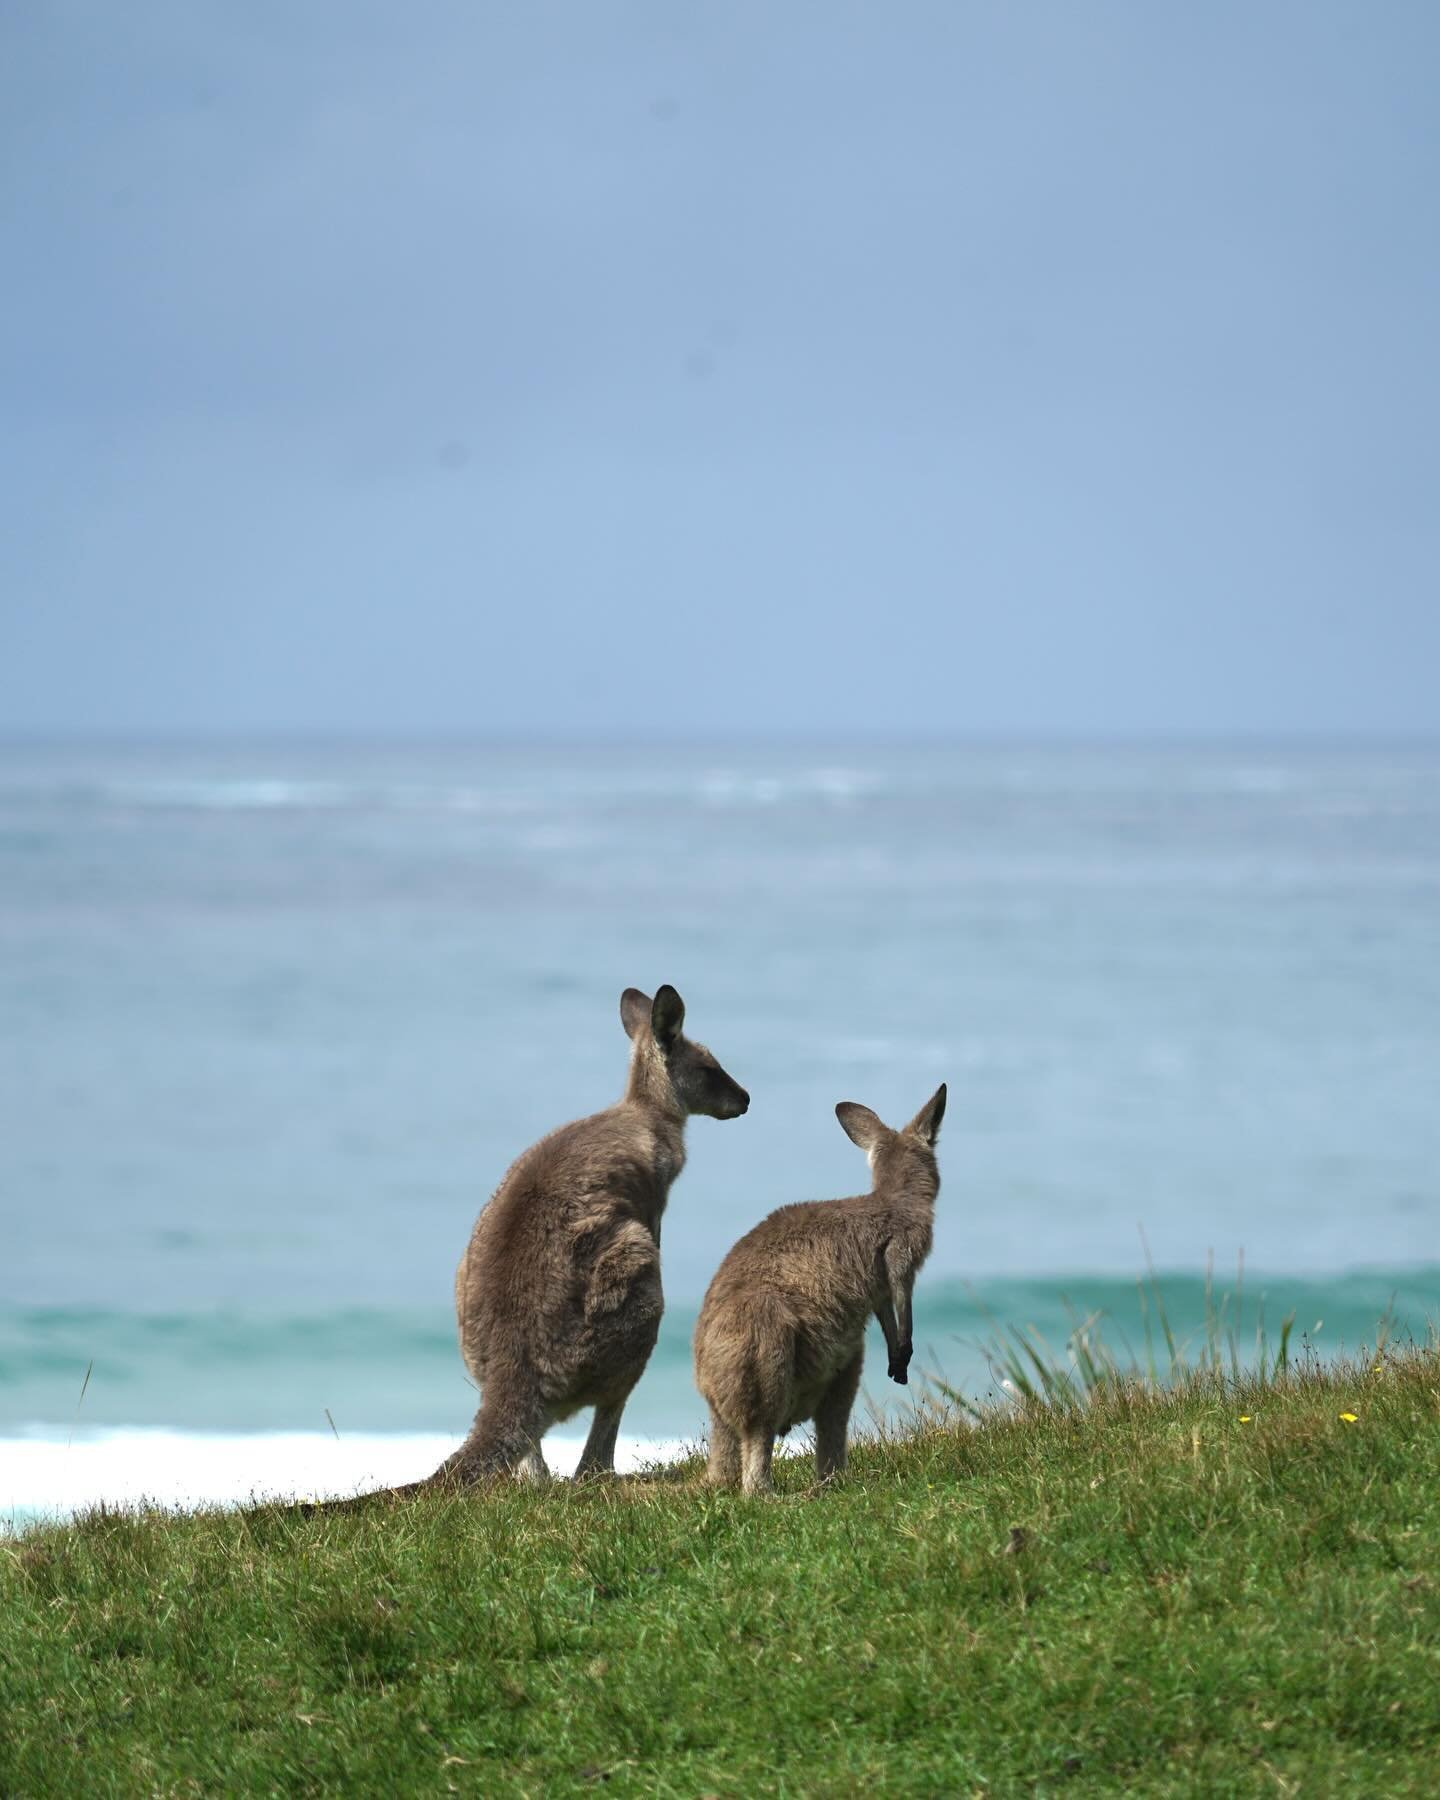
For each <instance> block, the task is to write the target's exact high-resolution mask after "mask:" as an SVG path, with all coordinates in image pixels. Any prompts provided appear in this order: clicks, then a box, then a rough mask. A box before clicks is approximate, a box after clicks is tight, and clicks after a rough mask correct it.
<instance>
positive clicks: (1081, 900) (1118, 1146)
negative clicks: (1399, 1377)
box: [0, 744, 1440, 1437]
mask: <svg viewBox="0 0 1440 1800" xmlns="http://www.w3.org/2000/svg"><path fill="white" fill-rule="evenodd" d="M661 981H672V982H674V983H675V984H676V985H677V986H678V987H679V988H680V989H681V991H682V993H683V994H684V995H685V997H686V999H687V1002H688V1003H689V1007H690V1025H691V1028H692V1029H693V1031H694V1032H695V1034H696V1035H698V1036H699V1037H701V1038H702V1039H704V1040H705V1041H707V1042H708V1043H709V1044H710V1045H711V1047H712V1048H713V1049H714V1050H715V1052H716V1053H717V1055H718V1056H719V1057H720V1058H721V1060H722V1061H723V1062H724V1063H725V1064H726V1066H727V1067H728V1068H729V1069H730V1070H731V1072H732V1073H733V1074H734V1075H735V1076H736V1077H737V1078H738V1079H739V1080H740V1081H742V1082H743V1083H744V1084H745V1085H746V1086H747V1087H748V1088H749V1089H750V1091H751V1093H752V1095H753V1097H754V1104H753V1106H752V1109H751V1112H750V1114H749V1115H748V1117H747V1118H745V1119H743V1120H740V1121H736V1122H734V1123H728V1124H723V1125H721V1124H716V1123H714V1122H712V1121H697V1122H696V1124H695V1125H694V1126H693V1128H692V1131H691V1137H690V1165H689V1167H688V1168H687V1170H686V1172H685V1174H684V1176H683V1177H682V1179H681V1181H680V1183H679V1184H678V1186H677V1187H676V1189H675V1191H674V1194H673V1196H672V1201H671V1207H670V1211H669V1214H668V1215H667V1220H666V1227H665V1243H664V1252H665V1263H666V1279H667V1291H668V1294H669V1297H670V1302H671V1314H670V1317H669V1319H668V1320H667V1324H666V1332H665V1337H664V1339H663V1341H662V1345H661V1349H660V1351H659V1352H658V1353H657V1357H656V1360H655V1364H654V1367H653V1368H652V1370H651V1372H650V1373H649V1374H648V1375H647V1377H646V1379H645V1381H644V1382H643V1383H642V1385H641V1387H640V1389H639V1390H638V1392H637V1394H636V1397H635V1401H634V1406H633V1410H632V1414H631V1416H630V1417H629V1418H628V1419H627V1428H628V1429H630V1430H631V1431H634V1432H643V1433H645V1434H648V1435H654V1436H657V1437H668V1436H681V1435H685V1434H686V1433H688V1432H690V1431H691V1430H693V1429H694V1428H696V1426H697V1425H698V1422H699V1410H698V1404H697V1402H696V1401H695V1398H694V1396H693V1394H692V1392H691V1390H690V1387H689V1382H688V1372H687V1362H686V1339H687V1336H688V1326H689V1323H690V1321H691V1320H692V1319H693V1313H694V1308H695V1306H696V1304H697V1303H698V1299H699V1296H700V1294H701V1292H702V1291H703V1287H704V1283H705V1281H706V1280H707V1278H708V1276H709V1274H710V1272H711V1271H712V1270H713V1268H714V1266H715V1264H716V1263H717V1262H718V1260H719V1258H720V1256H721V1255H722V1254H723V1252H724V1250H725V1248H726V1247H727V1246H728V1245H729V1244H730V1243H731V1242H732V1241H733V1240H734V1239H735V1237H737V1236H738V1235H739V1234H740V1233H741V1232H742V1231H743V1230H745V1229H746V1228H747V1227H748V1226H749V1225H750V1224H751V1223H753V1222H754V1220H755V1219H756V1218H758V1217H759V1216H761V1215H762V1214H763V1213H764V1212H766V1211H767V1210H769V1209H770V1208H771V1207H773V1206H775V1205H778V1204H780V1203H781V1202H783V1201H786V1200H791V1199H796V1198H802V1197H807V1196H823V1195H829V1194H837V1193H845V1192H851V1191H854V1189H855V1188H857V1187H859V1186H862V1185H863V1184H864V1181H865V1165H864V1161H863V1159H862V1158H861V1157H860V1156H859V1154H858V1152H856V1151H855V1150H854V1149H853V1147H852V1146H851V1145H850V1144H849V1143H848V1142H847V1140H846V1139H845V1138H844V1137H843V1135H842V1134H841V1132H840V1129H839V1127H838V1125H837V1124H836V1122H835V1120H834V1117H833V1107H834V1104H835V1102H836V1101H837V1100H841V1099H858V1100H863V1101H865V1102H867V1103H868V1104H870V1105H872V1106H874V1107H875V1108H876V1109H877V1110H878V1111H879V1112H880V1113H881V1114H882V1116H885V1117H887V1118H890V1119H891V1120H896V1119H898V1118H900V1117H901V1116H902V1115H908V1113H909V1112H911V1111H913V1110H914V1108H915V1107H916V1106H918V1105H919V1103H920V1102H921V1101H922V1100H923V1099H924V1098H925V1097H926V1096H927V1095H928V1094H929V1093H930V1092H931V1090H932V1089H933V1088H934V1086H935V1085H936V1083H937V1082H938V1081H940V1080H942V1079H944V1080H948V1082H949V1083H950V1108H949V1113H948V1116H947V1120H946V1128H945V1135H944V1137H943V1139H942V1149H941V1166H942V1174H943V1177H944V1184H945V1185H944V1189H943V1192H942V1195H941V1199H940V1208H939V1214H938V1219H937V1233H936V1247H935V1253H934V1257H933V1259H932V1261H931V1264H930V1266H929V1268H928V1269H927V1271H926V1274H925V1275H924V1277H922V1282H921V1287H920V1290H919V1294H918V1297H917V1334H916V1335H917V1340H919V1342H920V1343H921V1344H922V1345H924V1346H925V1347H926V1349H927V1350H928V1351H929V1352H930V1353H931V1357H932V1360H935V1361H939V1362H941V1363H943V1364H944V1366H945V1367H946V1369H947V1371H948V1372H949V1373H950V1374H951V1375H952V1377H953V1378H956V1379H959V1380H961V1381H962V1382H964V1383H965V1384H967V1385H970V1386H973V1387H976V1388H983V1386H984V1385H985V1383H986V1382H987V1380H988V1376H987V1372H986V1368H985V1362H984V1358H983V1356H982V1355H981V1354H980V1353H979V1351H978V1350H977V1349H976V1348H975V1340H976V1339H977V1338H979V1337H981V1336H983V1335H984V1332H985V1329H986V1326H985V1314H986V1311H988V1314H990V1315H993V1316H994V1317H995V1318H996V1319H1000V1320H1007V1321H1013V1322H1015V1323H1022V1324H1023V1323H1029V1322H1034V1323H1036V1324H1037V1325H1039V1326H1040V1327H1041V1328H1042V1329H1043V1330H1044V1331H1045V1332H1046V1333H1047V1334H1048V1335H1049V1336H1051V1337H1052V1338H1053V1339H1054V1341H1055V1342H1056V1343H1057V1344H1059V1343H1061V1342H1063V1338H1064V1335H1065V1320H1066V1312H1065V1306H1064V1297H1067V1296H1068V1298H1069V1300H1070V1301H1071V1303H1072V1304H1073V1306H1074V1308H1075V1309H1077V1310H1078V1311H1080V1312H1082V1313H1083V1312H1087V1311H1090V1310H1092V1309H1094V1308H1097V1307H1101V1308H1105V1309H1107V1310H1109V1311H1110V1312H1111V1313H1112V1314H1113V1315H1114V1318H1115V1328H1116V1330H1117V1331H1123V1332H1125V1333H1127V1334H1130V1335H1133V1334H1134V1333H1135V1332H1136V1331H1137V1330H1138V1315H1137V1314H1136V1313H1135V1311H1134V1305H1133V1293H1134V1288H1133V1278H1134V1276H1135V1274H1136V1273H1137V1271H1139V1270H1140V1269H1141V1267H1142V1264H1143V1256H1142V1250H1141V1245H1140V1240H1139V1235H1138V1231H1137V1227H1138V1226H1139V1225H1142V1224H1143V1226H1144V1228H1145V1230H1146V1232H1147V1234H1148V1239H1149V1243H1150V1248H1151V1251H1152V1253H1153V1256H1154V1259H1155V1262H1156V1264H1157V1265H1158V1266H1159V1267H1160V1268H1161V1269H1162V1270H1165V1271H1167V1272H1173V1273H1169V1274H1167V1290H1166V1291H1167V1293H1168V1294H1169V1296H1170V1303H1171V1304H1172V1310H1174V1311H1176V1312H1177V1313H1178V1314H1180V1315H1183V1318H1184V1320H1185V1322H1186V1326H1187V1328H1193V1327H1194V1326H1195V1325H1198V1323H1199V1320H1200V1318H1201V1316H1202V1310H1203V1308H1202V1305H1201V1299H1200V1285H1199V1275H1200V1271H1201V1270H1202V1269H1203V1267H1204V1262H1205V1257H1206V1254H1207V1252H1208V1251H1210V1250H1212V1249H1213V1251H1214V1253H1215V1257H1216V1262H1217V1266H1218V1268H1219V1269H1220V1271H1221V1272H1222V1274H1221V1280H1222V1284H1223V1283H1224V1281H1225V1280H1226V1278H1227V1273H1228V1271H1229V1270H1231V1269H1232V1268H1233V1266H1234V1259H1235V1257H1236V1254H1237V1252H1239V1251H1241V1250H1243V1251H1244V1253H1245V1257H1246V1261H1247V1265H1248V1267H1249V1268H1250V1269H1251V1270H1252V1271H1255V1273H1253V1274H1251V1275H1249V1276H1247V1283H1246V1285H1247V1290H1248V1291H1249V1293H1250V1295H1251V1296H1252V1299H1253V1298H1258V1295H1259V1293H1260V1292H1261V1290H1263V1291H1264V1292H1265V1294H1266V1309H1267V1317H1268V1318H1270V1319H1271V1320H1272V1321H1273V1322H1278V1318H1279V1316H1280V1315H1282V1314H1283V1313H1284V1312H1287V1311H1289V1310H1290V1309H1291V1308H1292V1307H1294V1308H1296V1309H1297V1312H1298V1318H1297V1331H1298V1330H1299V1329H1301V1328H1302V1327H1311V1326H1314V1325H1315V1324H1316V1321H1320V1322H1321V1323H1320V1325H1319V1327H1318V1330H1317V1331H1316V1332H1315V1341H1316V1343H1317V1345H1318V1346H1319V1347H1320V1348H1321V1349H1322V1350H1324V1349H1328V1348H1332V1347H1337V1346H1338V1344H1339V1342H1340V1340H1341V1339H1342V1338H1344V1339H1345V1340H1347V1341H1351V1340H1354V1339H1358V1338H1359V1337H1361V1336H1363V1335H1365V1334H1366V1333H1367V1331H1368V1330H1369V1329H1370V1328H1371V1327H1373V1325H1374V1322H1375V1318H1376V1315H1377V1314H1378V1313H1379V1312H1380V1311H1381V1310H1382V1309H1383V1308H1384V1307H1385V1305H1386V1303H1387V1301H1388V1300H1389V1298H1390V1296H1391V1295H1392V1293H1393V1294H1394V1295H1395V1296H1396V1304H1397V1310H1398V1311H1399V1313H1400V1314H1401V1315H1402V1318H1403V1320H1404V1321H1405V1322H1407V1323H1409V1324H1410V1325H1412V1326H1414V1327H1416V1328H1418V1327H1419V1326H1420V1324H1421V1321H1422V1320H1423V1318H1424V1316H1425V1315H1426V1314H1430V1315H1434V1314H1437V1313H1440V1275H1437V1269H1440V1105H1437V1097H1440V751H1437V750H1436V749H1434V748H1424V747H1419V748H1409V749H1393V750H1387V751H1379V750H1374V751H1364V752H1354V751H1340V750H1319V749H1316V750H1307V751H1295V750H1287V749H1277V748H1273V747H1271V748H1266V747H1255V746H1250V747H1232V748H1210V749H1195V748H1188V749H1181V748H1169V749H1150V750H1133V749H1126V750H1104V749H1061V748H1049V749H1042V748H1034V747H1030V748H1027V747H1024V746H1019V747H1012V748H1003V749H1002V748H991V749H984V750H979V749H955V748H950V749H937V748H911V749H876V748H866V747H862V746H856V745H850V746H830V747H827V748H825V749H823V750H816V749H813V748H794V747H792V748H771V749H760V748H749V749H745V750H739V749H734V748H724V747H705V748H688V749H665V750H653V749H652V750H643V751H642V750H623V749H603V750H602V749H591V750H585V751H576V750H559V749H550V750H541V749H519V748H508V749H507V748H482V747H467V746H449V747H444V746H428V747H424V748H419V747H410V748H405V747H390V748H380V747H370V748H366V747H348V748H340V747H330V748H325V747H316V746H298V745H291V746H285V745H273V744H272V745H235V746H230V747H227V748H221V749H217V748H213V747H212V748H203V749H202V748H185V747H171V748H166V749H158V748H152V749H145V748H138V747H132V748H104V749H102V748H99V747H94V748H88V749H68V750H56V749H49V750H46V749H38V748H27V749H21V748H16V747H11V748H8V749H4V750H0V1018H3V1020H4V1022H5V1029H4V1034H3V1041H0V1227H3V1248H0V1434H3V1433H4V1432H5V1431H7V1430H11V1431H13V1430H18V1429H19V1428H20V1427H22V1426H25V1425H27V1424H34V1423H36V1422H42V1423H52V1424H54V1423H59V1424H61V1425H64V1424H66V1423H67V1422H71V1421H74V1420H76V1419H77V1418H78V1419H79V1420H80V1421H81V1422H82V1423H88V1424H91V1425H103V1424H167V1425H172V1426H178V1427H181V1428H185V1429H197V1428H199V1427H201V1426H207V1427H210V1428H214V1429H225V1430H245V1431H257V1432H258V1431H277V1430H280V1429H288V1428H318V1429H320V1430H326V1429H328V1428H327V1426H326V1422H325V1416H324V1414H325V1409H326V1408H328V1409H329V1410H330V1413H331V1415H332V1417H333V1418H334V1419H335V1421H336V1423H337V1426H338V1427H339V1428H340V1429H341V1430H344V1429H347V1428H348V1429H352V1430H355V1431H372V1430H387V1431H388V1430H394V1431H400V1430H406V1431H425V1430H434V1431H444V1430H450V1429H454V1430H457V1431H458V1430H459V1429H461V1428H462V1427H463V1425H464V1423H465V1422H466V1420H467V1418H468V1416H469V1412H470V1410H471V1406H472V1403H473V1395H472V1394H471V1393H470V1391H469V1389H468V1387H467V1385H466V1384H465V1381H464V1378H463V1376H462V1374H461V1372H460V1368H459V1363H458V1358H457V1356H456V1354H455V1351H454V1347H453V1337H452V1325H451V1297H450V1283H451V1277H452V1271H453V1268H454V1264H455V1261H456V1259H457V1257H458V1255H459V1252H460V1250H461V1248H462V1247H463V1244H464V1241H465V1238H466V1236H467V1235H468V1231H469V1228H470V1224H471V1221H472V1219H473V1216H474V1214H475V1211H476V1209H477V1208H478V1206H479V1204H480V1203H481V1202H482V1201H483V1199H484V1198H485V1196H486V1194H487V1193H488V1192H489V1191H490V1189H491V1188H492V1187H493V1185H494V1183H495V1182H496V1180H497V1179H498V1178H499V1176H500V1175H501V1174H502V1173H503V1171H504V1168H505V1166H506V1165H507V1163H508V1162H509V1161H510V1159H511V1158H512V1157H513V1156H514V1155H515V1153H516V1152H517V1151H518V1150H520V1149H522V1148H523V1147H524V1146H525V1144H527V1143H528V1142H530V1141H532V1140H533V1139H534V1138H535V1137H536V1136H537V1135H539V1134H540V1133H541V1132H542V1131H544V1130H545V1129H547V1128H548V1127H550V1126H552V1125H554V1124H556V1123H558V1122H560V1121H562V1120H564V1119H566V1118H569V1117H573V1116H575V1115H577V1114H579V1113H582V1112H585V1111H588V1110H591V1109H593V1108H595V1107H597V1106H601V1105H604V1104H606V1103H607V1102H608V1101H609V1100H610V1099H612V1098H613V1097H614V1096H615V1095H616V1094H617V1093H618V1092H619V1089H620V1087H621V1084H622V1081H623V1075H624V1062H625V1053H626V1044H625V1040H624V1037H623V1035H622V1033H621V1030H620V1026H619V1022H618V1017H617V1011H616V1008H617V1001H618V996H619V993H620V990H621V988H623V987H624V986H625V985H627V984H630V983H634V984H636V985H640V986H644V987H653V986H655V985H656V984H658V983H659V982H661ZM1246 1318H1247V1320H1249V1321H1250V1324H1251V1326H1252V1327H1253V1312H1252V1311H1250V1310H1248V1304H1247V1313H1246ZM92 1363H93V1372H92V1374H91V1378H90V1382H89V1386H88V1388H87V1390H86V1393H85V1398H84V1401H83V1404H81V1403H80V1402H79V1394H80V1388H81V1384H82V1381H83V1378H84V1376H85V1371H86V1368H87V1366H89V1365H91V1364H92ZM881 1377H882V1379H881V1381H880V1383H879V1385H880V1386H882V1387H883V1386H884V1385H885V1384H884V1383H883V1366H882V1368H881ZM77 1408H78V1410H77Z"/></svg>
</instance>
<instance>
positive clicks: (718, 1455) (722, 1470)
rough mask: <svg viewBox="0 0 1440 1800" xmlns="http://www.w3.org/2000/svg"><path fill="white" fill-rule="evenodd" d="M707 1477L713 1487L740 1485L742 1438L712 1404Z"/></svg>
mask: <svg viewBox="0 0 1440 1800" xmlns="http://www.w3.org/2000/svg"><path fill="white" fill-rule="evenodd" d="M705 1479H706V1481H708V1482H709V1484H710V1485H711V1487H739V1485H740V1439H739V1436H738V1435H737V1434H736V1433H735V1432H734V1431H732V1430H731V1429H730V1427H729V1426H728V1425H727V1424H726V1423H725V1421H724V1420H723V1419H722V1418H721V1417H720V1415H719V1413H717V1412H716V1410H715V1408H714V1407H713V1406H712V1407H711V1408H710V1461H709V1463H708V1464H707V1466H706V1469H705Z"/></svg>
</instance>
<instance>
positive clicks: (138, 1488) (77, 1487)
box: [0, 1423, 689, 1536]
mask: <svg viewBox="0 0 1440 1800" xmlns="http://www.w3.org/2000/svg"><path fill="white" fill-rule="evenodd" d="M459 1442H460V1438H459V1437H458V1436H457V1435H456V1434H455V1433H453V1432H412V1431H358V1432H346V1433H344V1434H342V1435H341V1436H339V1437H336V1436H335V1435H334V1434H333V1433H331V1432H328V1431H185V1430H178V1429H175V1428H173V1427H170V1426H157V1425H120V1426H92V1427H89V1428H86V1427H76V1428H74V1429H73V1430H72V1429H71V1428H69V1427H67V1426H64V1425H54V1424H48V1423H36V1424H34V1425H24V1426H20V1427H18V1428H14V1427H12V1428H11V1429H10V1430H9V1431H7V1432H6V1433H5V1434H4V1435H3V1436H0V1536H3V1535H4V1534H5V1533H6V1532H7V1531H9V1532H14V1531H18V1530H23V1529H24V1528H25V1527H27V1526H29V1525H33V1524H35V1523H37V1522H41V1521H59V1520H63V1519H68V1518H72V1517H74V1515H75V1514H76V1513H79V1512H83V1511H84V1510H85V1509H86V1508H88V1507H94V1506H98V1505H100V1504H101V1502H102V1501H103V1502H104V1504H105V1505H107V1506H119V1507H132V1506H139V1505H142V1504H148V1505H153V1506H161V1507H165V1508H178V1509H181V1510H188V1509H192V1508H196V1507H210V1506H224V1505H230V1504H239V1503H241V1502H246V1501H250V1500H252V1499H256V1500H259V1499H264V1500H296V1499H312V1500H328V1499H339V1498H343V1497H345V1496H347V1495H350V1494H354V1493H359V1492H362V1491H364V1490H365V1489H366V1488H369V1487H390V1486H395V1485H398V1484H399V1483H402V1482H407V1481H417V1480H420V1479H421V1478H422V1477H424V1476H426V1475H428V1474H430V1472H431V1471H432V1470H433V1469H435V1468H436V1467H437V1466H438V1464H439V1463H440V1462H441V1461H442V1460H443V1459H444V1458H445V1457H446V1456H448V1455H449V1454H450V1452H451V1451H452V1450H453V1449H454V1448H455V1447H456V1445H457V1444H458V1443H459ZM584 1442H585V1434H584V1432H583V1431H582V1432H576V1433H567V1432H564V1431H557V1432H554V1433H552V1434H551V1435H550V1436H548V1437H547V1438H546V1439H545V1460H546V1462H547V1463H548V1464H549V1467H550V1470H551V1473H552V1474H555V1475H561V1476H564V1475H569V1474H571V1473H572V1472H573V1470H574V1468H575V1465H576V1463H577V1462H578V1461H579V1459H580V1451H581V1449H582V1447H583V1445H584ZM688 1448H689V1446H688V1445H687V1444H685V1443H684V1442H683V1441H681V1440H679V1439H674V1438H643V1437H623V1438H621V1439H620V1441H619V1443H618V1444H617V1446H616V1452H615V1464H616V1468H617V1470H618V1471H619V1472H621V1473H623V1474H630V1473H633V1472H634V1471H636V1470H637V1469H644V1468H649V1467H651V1466H653V1465H654V1464H656V1463H660V1462H668V1461H671V1460H673V1459H674V1458H675V1457H677V1456H679V1455H681V1454H683V1453H684V1452H685V1451H686V1450H687V1449H688Z"/></svg>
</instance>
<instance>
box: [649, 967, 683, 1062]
mask: <svg viewBox="0 0 1440 1800" xmlns="http://www.w3.org/2000/svg"><path fill="white" fill-rule="evenodd" d="M684 1023H685V1002H684V1001H683V1000H682V999H681V998H680V996H679V995H678V994H677V993H676V992H675V990H674V988H673V987H671V985H670V983H669V982H668V981H667V982H666V983H665V985H664V986H663V987H658V988H656V990H655V1004H654V1006H652V1007H651V1009H650V1029H651V1030H652V1031H653V1032H654V1033H655V1042H656V1043H657V1044H658V1045H659V1046H660V1048H661V1049H662V1050H668V1049H669V1048H670V1046H671V1045H672V1044H673V1043H674V1042H675V1040H676V1038H678V1037H679V1035H680V1027H681V1026H682V1025H683V1024H684Z"/></svg>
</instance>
